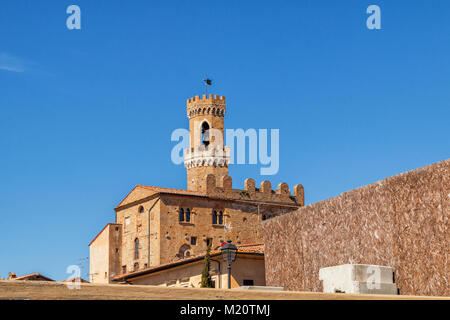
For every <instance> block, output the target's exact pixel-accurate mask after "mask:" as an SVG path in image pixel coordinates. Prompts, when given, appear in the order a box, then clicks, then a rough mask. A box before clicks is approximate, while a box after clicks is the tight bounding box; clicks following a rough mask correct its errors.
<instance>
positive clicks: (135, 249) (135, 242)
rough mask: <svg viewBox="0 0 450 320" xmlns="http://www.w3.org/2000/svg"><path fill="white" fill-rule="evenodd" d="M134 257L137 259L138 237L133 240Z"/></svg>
mask: <svg viewBox="0 0 450 320" xmlns="http://www.w3.org/2000/svg"><path fill="white" fill-rule="evenodd" d="M134 259H139V239H138V238H136V239H135V240H134Z"/></svg>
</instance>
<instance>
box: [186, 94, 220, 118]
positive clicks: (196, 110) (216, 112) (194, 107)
mask: <svg viewBox="0 0 450 320" xmlns="http://www.w3.org/2000/svg"><path fill="white" fill-rule="evenodd" d="M186 104H187V116H188V118H189V119H191V118H195V117H198V116H202V115H213V116H217V117H223V116H224V115H225V111H226V108H225V97H224V96H219V95H217V94H216V95H212V94H210V95H209V96H207V95H206V94H204V95H203V96H202V97H201V98H200V96H195V97H193V98H190V99H188V100H187V102H186Z"/></svg>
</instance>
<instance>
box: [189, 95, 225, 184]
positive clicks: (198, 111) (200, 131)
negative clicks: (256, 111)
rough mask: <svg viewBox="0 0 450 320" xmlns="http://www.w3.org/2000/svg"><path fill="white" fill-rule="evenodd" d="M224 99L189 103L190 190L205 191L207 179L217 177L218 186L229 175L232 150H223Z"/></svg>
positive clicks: (195, 99) (195, 98) (207, 97)
mask: <svg viewBox="0 0 450 320" xmlns="http://www.w3.org/2000/svg"><path fill="white" fill-rule="evenodd" d="M224 115H225V97H223V96H218V95H212V94H210V95H209V96H207V95H203V96H202V97H201V98H200V96H195V97H194V98H190V99H188V100H187V116H188V118H189V132H190V148H189V149H186V150H184V166H185V167H186V170H187V189H188V190H192V191H205V190H206V176H207V175H208V174H214V175H215V176H216V184H217V186H219V187H221V186H222V179H223V177H225V176H227V175H228V165H229V163H230V149H229V148H228V147H225V146H224V138H225V135H224V128H223V117H224Z"/></svg>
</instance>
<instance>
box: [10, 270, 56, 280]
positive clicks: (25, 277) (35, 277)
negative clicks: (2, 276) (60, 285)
mask: <svg viewBox="0 0 450 320" xmlns="http://www.w3.org/2000/svg"><path fill="white" fill-rule="evenodd" d="M11 280H42V281H55V280H53V279H50V278H47V277H46V276H43V275H42V274H40V273H37V272H35V273H30V274H26V275H23V276H20V277H16V278H12V279H11Z"/></svg>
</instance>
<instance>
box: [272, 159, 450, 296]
mask: <svg viewBox="0 0 450 320" xmlns="http://www.w3.org/2000/svg"><path fill="white" fill-rule="evenodd" d="M449 207H450V160H446V161H442V162H439V163H436V164H433V165H430V166H427V167H424V168H420V169H416V170H413V171H410V172H406V173H403V174H400V175H396V176H393V177H389V178H387V179H384V180H382V181H379V182H376V183H373V184H370V185H367V186H364V187H361V188H358V189H354V190H351V191H349V192H345V193H343V194H341V195H339V196H337V197H335V198H331V199H328V200H324V201H321V202H317V203H314V204H311V205H308V206H306V207H302V208H300V209H298V211H296V212H295V213H291V214H287V215H283V216H280V217H276V218H274V219H271V220H268V221H265V222H264V223H263V238H264V244H265V259H266V282H267V285H269V286H282V287H285V288H286V289H287V290H306V291H321V290H322V284H321V282H320V281H319V269H320V268H322V267H328V266H334V265H340V264H346V263H362V264H375V265H384V266H391V267H393V268H394V269H395V281H396V283H397V285H398V287H399V289H400V294H409V295H437V296H443V295H446V296H449V295H450V283H449V281H450V277H449V275H450V263H449V259H448V258H449V248H450V234H449V216H450V209H449Z"/></svg>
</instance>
